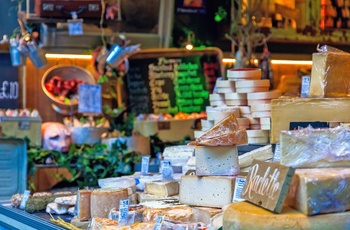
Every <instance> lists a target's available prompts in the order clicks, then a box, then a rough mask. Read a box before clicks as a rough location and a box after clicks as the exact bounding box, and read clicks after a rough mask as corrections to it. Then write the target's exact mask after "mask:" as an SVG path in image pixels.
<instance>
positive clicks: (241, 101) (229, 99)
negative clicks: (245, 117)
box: [225, 93, 248, 106]
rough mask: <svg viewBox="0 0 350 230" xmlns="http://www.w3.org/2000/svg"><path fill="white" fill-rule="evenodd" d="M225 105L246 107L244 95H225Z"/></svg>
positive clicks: (245, 96) (245, 95)
mask: <svg viewBox="0 0 350 230" xmlns="http://www.w3.org/2000/svg"><path fill="white" fill-rule="evenodd" d="M225 103H226V105H228V106H236V105H237V106H244V105H247V103H248V101H247V94H246V93H225Z"/></svg>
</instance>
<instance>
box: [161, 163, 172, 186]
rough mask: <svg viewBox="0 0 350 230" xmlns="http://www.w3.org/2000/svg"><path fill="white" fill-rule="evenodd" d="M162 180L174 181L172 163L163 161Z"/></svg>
mask: <svg viewBox="0 0 350 230" xmlns="http://www.w3.org/2000/svg"><path fill="white" fill-rule="evenodd" d="M162 178H163V180H165V181H173V167H172V166H171V162H170V161H163V163H162Z"/></svg>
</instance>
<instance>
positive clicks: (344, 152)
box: [280, 126, 350, 168]
mask: <svg viewBox="0 0 350 230" xmlns="http://www.w3.org/2000/svg"><path fill="white" fill-rule="evenodd" d="M280 144H281V157H280V163H281V164H283V165H286V166H289V167H294V168H308V167H310V168H313V167H314V168H325V167H349V166H350V129H349V128H347V127H343V126H338V127H336V128H325V129H313V128H311V127H308V128H304V129H300V130H293V131H282V132H281V142H280Z"/></svg>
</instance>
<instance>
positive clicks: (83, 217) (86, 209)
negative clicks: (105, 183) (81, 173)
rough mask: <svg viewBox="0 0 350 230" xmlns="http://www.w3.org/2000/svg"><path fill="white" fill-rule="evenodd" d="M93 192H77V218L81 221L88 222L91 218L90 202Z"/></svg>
mask: <svg viewBox="0 0 350 230" xmlns="http://www.w3.org/2000/svg"><path fill="white" fill-rule="evenodd" d="M91 193H92V190H78V192H77V203H76V209H77V217H78V220H79V221H87V220H89V219H90V217H91V212H90V201H91Z"/></svg>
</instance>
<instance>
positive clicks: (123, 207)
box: [118, 199, 129, 226]
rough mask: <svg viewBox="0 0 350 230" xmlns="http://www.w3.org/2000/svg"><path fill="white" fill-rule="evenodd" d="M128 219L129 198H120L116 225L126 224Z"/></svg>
mask: <svg viewBox="0 0 350 230" xmlns="http://www.w3.org/2000/svg"><path fill="white" fill-rule="evenodd" d="M128 219H129V199H125V200H120V201H119V217H118V225H119V226H124V225H126V224H128Z"/></svg>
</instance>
